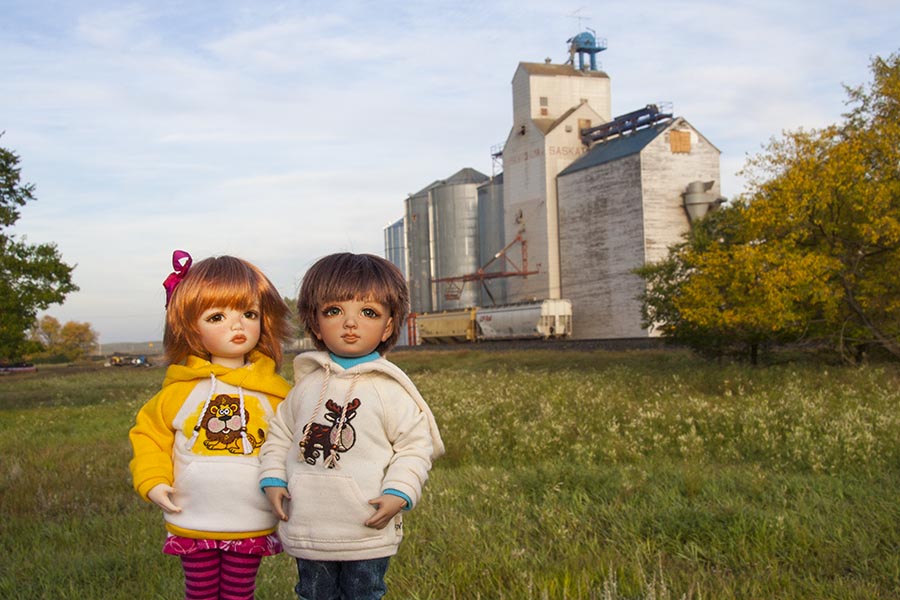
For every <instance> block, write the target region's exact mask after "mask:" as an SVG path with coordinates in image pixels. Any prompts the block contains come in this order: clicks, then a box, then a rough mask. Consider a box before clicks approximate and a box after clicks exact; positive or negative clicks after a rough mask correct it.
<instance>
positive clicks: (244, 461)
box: [129, 352, 290, 539]
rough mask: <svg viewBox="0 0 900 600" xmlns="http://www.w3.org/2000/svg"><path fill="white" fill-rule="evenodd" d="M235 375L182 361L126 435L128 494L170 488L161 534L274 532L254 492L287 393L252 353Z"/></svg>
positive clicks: (269, 365) (271, 367) (198, 361)
mask: <svg viewBox="0 0 900 600" xmlns="http://www.w3.org/2000/svg"><path fill="white" fill-rule="evenodd" d="M249 359H250V361H249V363H248V364H246V365H244V366H243V367H241V368H239V369H229V368H227V367H223V366H221V365H215V364H212V363H210V362H209V361H207V360H205V359H202V358H199V357H196V356H190V357H188V359H187V361H185V364H184V365H171V366H169V368H168V369H167V370H166V377H165V381H164V382H163V387H162V390H160V392H159V393H158V394H156V395H155V396H154V397H153V398H151V399H150V401H149V402H147V404H145V405H144V407H143V408H142V409H141V410H140V412H138V415H137V418H136V423H135V425H134V427H132V429H131V431H130V432H129V438H130V440H131V445H132V448H133V449H134V458H133V459H132V460H131V463H130V468H131V475H132V479H133V482H134V489H135V490H136V491H137V492H138V493H139V494H140V495H141V497H143V498H144V499H145V500H147V499H148V498H147V493H148V492H149V491H150V490H151V489H153V487H155V486H156V485H159V484H168V485H171V486H172V487H174V488H175V493H174V494H173V496H172V501H173V502H174V503H175V504H176V505H177V506H180V507H181V508H182V511H181V512H180V513H174V514H165V519H166V529H167V530H168V531H169V532H170V533H173V534H175V535H180V536H184V537H191V538H202V539H240V538H248V537H256V536H259V535H266V534H269V533H272V532H273V531H274V530H275V526H276V524H277V523H276V518H275V516H274V515H273V514H272V511H271V509H270V507H269V504H268V502H267V500H266V497H265V495H264V494H262V493H261V492H260V490H259V486H258V483H257V482H258V470H259V456H258V455H259V447H260V446H261V445H262V443H263V441H265V438H266V436H267V434H268V430H269V420H270V419H271V418H272V416H273V415H274V412H275V409H276V408H277V406H278V405H279V404H280V403H281V401H282V400H283V399H284V397H285V396H286V395H287V393H288V391H290V386H289V385H288V383H287V382H286V381H285V380H284V379H283V378H282V377H281V376H280V375H278V374H277V373H276V372H275V362H274V361H273V360H272V359H271V358H269V357H267V356H265V355H263V354H262V353H259V352H254V353H252V354H251V355H250V357H249Z"/></svg>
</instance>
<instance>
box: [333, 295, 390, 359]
mask: <svg viewBox="0 0 900 600" xmlns="http://www.w3.org/2000/svg"><path fill="white" fill-rule="evenodd" d="M316 324H317V329H318V331H317V332H316V337H317V338H319V339H320V340H322V342H324V343H325V345H326V346H328V349H329V350H331V351H332V352H333V353H335V354H337V355H338V356H346V357H357V356H365V355H366V354H369V353H370V352H372V351H373V350H375V348H377V347H378V344H380V343H381V342H383V341H385V340H386V339H388V338H389V337H391V332H392V331H393V319H392V318H391V315H390V312H389V311H388V308H387V307H386V306H385V305H383V304H381V303H380V302H375V301H373V300H344V301H341V302H329V303H326V304H324V305H323V306H321V307H320V308H319V311H318V313H317V315H316Z"/></svg>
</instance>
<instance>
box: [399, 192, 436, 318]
mask: <svg viewBox="0 0 900 600" xmlns="http://www.w3.org/2000/svg"><path fill="white" fill-rule="evenodd" d="M437 184H438V182H434V183H432V184H431V185H429V186H428V187H426V188H424V189H422V190H420V191H418V192H416V193H415V194H410V195H409V197H407V198H406V202H405V207H404V208H405V218H404V222H405V227H406V252H407V255H406V264H407V268H408V271H407V275H406V277H407V281H409V302H410V309H411V310H412V311H413V312H416V313H423V312H431V311H432V310H433V308H434V303H433V302H432V289H431V288H432V286H431V277H432V259H431V189H432V188H433V187H434V186H436V185H437Z"/></svg>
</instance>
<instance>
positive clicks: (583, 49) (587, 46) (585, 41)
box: [566, 30, 606, 71]
mask: <svg viewBox="0 0 900 600" xmlns="http://www.w3.org/2000/svg"><path fill="white" fill-rule="evenodd" d="M566 42H567V43H568V44H569V57H570V58H569V60H570V61H571V62H572V66H573V67H574V66H575V54H576V53H578V69H579V70H580V71H584V70H585V68H584V55H585V54H587V55H588V56H589V57H590V65H591V69H590V70H591V71H596V70H597V58H596V55H597V53H599V52H603V51H604V50H606V40H604V39H597V36H596V35H595V34H594V32H593V31H590V30H589V31H582V32H581V33H579V34H578V35H576V36H575V37H571V38H569V39H568V40H566Z"/></svg>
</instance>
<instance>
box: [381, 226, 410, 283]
mask: <svg viewBox="0 0 900 600" xmlns="http://www.w3.org/2000/svg"><path fill="white" fill-rule="evenodd" d="M384 257H385V258H386V259H388V260H389V261H391V262H392V263H394V264H395V265H396V266H397V268H398V269H400V272H401V273H403V278H404V279H408V278H407V276H406V271H407V269H406V227H405V226H404V224H403V218H402V217H401V218H399V219H397V220H396V221H394V222H393V223H391V224H390V225H388V226H387V227H385V228H384Z"/></svg>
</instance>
